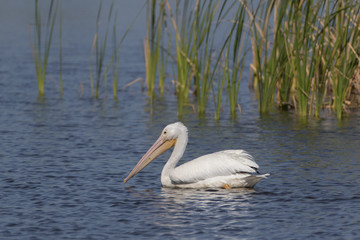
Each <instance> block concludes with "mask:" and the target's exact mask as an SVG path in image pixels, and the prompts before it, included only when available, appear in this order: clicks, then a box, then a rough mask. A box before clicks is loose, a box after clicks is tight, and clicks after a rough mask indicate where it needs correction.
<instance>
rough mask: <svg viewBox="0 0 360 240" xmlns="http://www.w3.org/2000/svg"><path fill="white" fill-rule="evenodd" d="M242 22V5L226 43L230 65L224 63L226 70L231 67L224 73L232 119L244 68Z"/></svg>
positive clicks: (243, 19)
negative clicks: (230, 36)
mask: <svg viewBox="0 0 360 240" xmlns="http://www.w3.org/2000/svg"><path fill="white" fill-rule="evenodd" d="M244 22H245V7H244V6H243V5H242V4H239V6H238V9H237V12H236V15H235V18H234V23H233V25H234V26H233V29H232V30H231V35H232V32H233V31H234V30H235V32H234V37H233V41H231V39H230V41H229V42H228V44H227V50H226V57H225V61H226V62H228V61H229V60H230V59H231V63H226V68H227V66H228V65H231V68H227V69H229V70H228V71H225V76H226V81H227V90H228V91H227V92H228V99H229V103H230V113H231V116H232V117H235V116H236V110H237V106H238V103H237V100H238V95H239V88H240V82H241V77H242V71H243V67H244V61H245V56H246V54H245V53H244V52H243V47H244V43H245V38H244ZM231 50H232V57H231V56H230V51H231Z"/></svg>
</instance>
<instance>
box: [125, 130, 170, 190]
mask: <svg viewBox="0 0 360 240" xmlns="http://www.w3.org/2000/svg"><path fill="white" fill-rule="evenodd" d="M175 143H176V140H175V139H171V140H166V139H164V137H163V136H160V137H159V138H158V140H156V142H155V143H154V144H153V145H152V147H151V148H150V149H149V150H148V151H147V152H146V153H145V155H144V156H143V157H142V158H141V159H140V161H139V162H138V163H137V164H136V166H135V167H134V169H133V170H132V171H131V172H130V173H129V175H128V176H127V177H126V178H125V179H124V183H126V182H127V181H129V179H130V178H132V177H133V176H135V175H136V174H137V173H138V172H140V171H141V170H142V169H144V168H145V167H146V166H147V165H148V164H149V163H150V162H152V161H153V160H154V159H155V158H157V157H158V156H160V155H161V154H162V153H164V152H165V151H167V150H169V149H170V148H171V147H172V146H174V145H175Z"/></svg>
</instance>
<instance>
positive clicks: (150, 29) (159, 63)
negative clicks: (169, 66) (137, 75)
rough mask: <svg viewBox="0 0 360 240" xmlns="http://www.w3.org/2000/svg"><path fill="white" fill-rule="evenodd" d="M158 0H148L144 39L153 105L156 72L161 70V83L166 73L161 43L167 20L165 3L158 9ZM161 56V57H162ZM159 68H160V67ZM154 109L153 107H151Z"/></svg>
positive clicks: (160, 4)
mask: <svg viewBox="0 0 360 240" xmlns="http://www.w3.org/2000/svg"><path fill="white" fill-rule="evenodd" d="M156 9H157V4H156V0H151V1H147V7H146V16H147V25H146V38H145V41H144V56H145V70H146V85H147V89H148V94H149V97H150V105H151V106H152V100H153V96H154V90H155V82H156V73H157V70H158V72H159V78H161V80H160V79H159V84H160V83H161V84H162V89H163V84H164V81H165V73H166V62H165V61H166V60H165V57H164V53H163V52H162V53H161V55H160V44H161V43H162V39H163V35H164V34H163V31H164V30H163V29H164V21H165V3H164V1H160V3H159V10H158V11H156ZM160 57H161V58H160ZM158 68H159V69H158ZM151 109H152V107H151Z"/></svg>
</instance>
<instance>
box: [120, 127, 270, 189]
mask: <svg viewBox="0 0 360 240" xmlns="http://www.w3.org/2000/svg"><path fill="white" fill-rule="evenodd" d="M187 132H188V131H187V128H186V127H185V126H184V124H182V123H181V122H177V123H173V124H169V125H167V126H166V127H165V128H164V130H163V131H162V133H161V135H160V137H159V138H158V140H157V141H156V142H155V143H154V145H152V147H151V148H150V149H149V150H148V151H147V152H146V153H145V155H144V156H143V157H142V158H141V159H140V161H139V162H138V163H137V164H136V166H135V167H134V169H133V170H132V171H131V172H130V174H129V175H128V176H127V177H126V178H125V179H124V183H126V182H127V181H128V180H129V179H130V178H132V177H133V176H135V175H136V174H137V173H138V172H140V171H141V170H142V169H143V168H144V167H146V166H147V165H148V164H149V163H150V162H151V161H152V160H154V159H155V158H156V157H158V156H159V155H160V154H162V153H163V152H165V151H166V150H168V149H170V148H171V147H172V146H175V147H174V150H173V152H172V154H171V156H170V158H169V160H168V161H167V163H166V164H165V166H164V168H163V170H162V173H161V184H162V186H163V187H173V188H226V189H230V188H237V187H248V188H250V187H254V186H255V184H256V183H258V182H259V181H260V180H261V179H263V178H265V177H266V176H268V175H269V174H264V175H258V174H257V173H258V171H257V169H258V168H259V166H258V165H257V164H256V162H255V161H254V159H253V157H252V156H251V155H249V154H248V153H247V152H245V151H244V150H225V151H220V152H215V153H212V154H207V155H204V156H201V157H199V158H196V159H194V160H192V161H190V162H186V163H184V164H182V165H180V166H178V167H176V164H177V163H178V162H179V160H180V158H181V157H182V156H183V154H184V152H185V148H186V145H187V142H188V133H187Z"/></svg>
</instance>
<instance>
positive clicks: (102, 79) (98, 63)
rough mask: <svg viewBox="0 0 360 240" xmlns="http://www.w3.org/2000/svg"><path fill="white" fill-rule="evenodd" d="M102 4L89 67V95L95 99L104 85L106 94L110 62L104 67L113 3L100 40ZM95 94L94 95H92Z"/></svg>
mask: <svg viewBox="0 0 360 240" xmlns="http://www.w3.org/2000/svg"><path fill="white" fill-rule="evenodd" d="M102 3H103V1H100V4H99V8H98V12H97V17H96V31H95V36H94V40H93V46H92V50H91V65H90V85H91V95H92V96H95V98H99V94H100V90H101V86H102V84H103V83H104V89H105V92H106V88H107V73H108V70H109V68H110V66H111V62H110V63H108V64H107V66H106V65H105V53H106V49H107V48H106V46H107V42H108V40H107V39H108V35H109V28H110V21H111V16H112V12H113V6H114V1H112V3H111V6H110V9H109V11H108V14H107V16H108V18H107V24H106V29H105V33H104V37H103V39H100V37H99V34H100V25H101V20H100V19H101V10H102ZM94 54H95V81H96V82H95V90H94V63H93V59H94ZM94 92H95V94H94Z"/></svg>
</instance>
